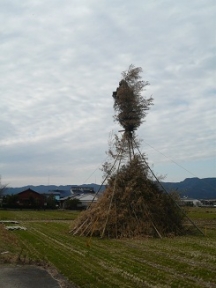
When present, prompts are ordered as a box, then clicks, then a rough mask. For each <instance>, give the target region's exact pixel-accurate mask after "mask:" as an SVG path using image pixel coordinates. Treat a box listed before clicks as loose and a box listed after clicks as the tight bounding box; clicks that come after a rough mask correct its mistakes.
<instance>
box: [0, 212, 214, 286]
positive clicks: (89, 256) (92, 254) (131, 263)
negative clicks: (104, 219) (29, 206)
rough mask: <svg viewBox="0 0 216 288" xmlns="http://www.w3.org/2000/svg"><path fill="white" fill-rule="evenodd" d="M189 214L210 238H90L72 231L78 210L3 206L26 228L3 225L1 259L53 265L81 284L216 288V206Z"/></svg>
mask: <svg viewBox="0 0 216 288" xmlns="http://www.w3.org/2000/svg"><path fill="white" fill-rule="evenodd" d="M188 215H189V217H191V219H193V220H194V221H195V223H196V224H198V226H199V228H201V229H202V231H203V232H204V233H205V234H206V236H205V237H204V236H201V235H199V236H182V237H175V238H163V239H150V238H146V239H132V240H127V239H124V240H109V239H95V238H91V239H87V238H84V237H73V236H72V235H71V234H69V230H70V226H71V223H72V221H73V219H74V218H75V217H76V216H77V212H72V211H3V210H0V220H17V221H19V224H20V225H22V226H25V227H26V228H27V230H26V231H7V230H5V229H4V225H2V224H0V262H6V261H11V262H16V261H19V262H22V263H44V264H45V263H50V264H51V265H53V266H55V267H56V268H57V269H58V271H59V272H60V273H61V274H63V275H65V276H66V277H67V278H68V279H69V280H70V281H71V282H73V283H75V284H76V285H78V286H80V287H94V288H96V287H101V288H106V287H107V288H108V287H109V288H111V287H112V288H113V287H216V284H215V283H216V245H215V243H216V209H205V208H190V209H189V210H188ZM7 251H8V253H5V252H7Z"/></svg>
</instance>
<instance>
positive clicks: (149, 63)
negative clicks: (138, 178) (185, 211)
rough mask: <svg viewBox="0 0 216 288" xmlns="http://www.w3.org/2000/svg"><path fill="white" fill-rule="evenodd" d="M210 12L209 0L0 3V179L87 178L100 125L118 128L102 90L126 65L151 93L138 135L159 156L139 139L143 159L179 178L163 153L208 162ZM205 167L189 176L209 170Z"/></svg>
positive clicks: (101, 153) (102, 146)
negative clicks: (140, 74)
mask: <svg viewBox="0 0 216 288" xmlns="http://www.w3.org/2000/svg"><path fill="white" fill-rule="evenodd" d="M215 11H216V5H215V1H213V0H207V1H204V0H202V1H199V2H197V1H195V0H194V1H189V2H188V1H181V2H178V3H177V2H175V3H173V2H172V1H153V2H152V1H147V2H146V1H145V2H143V1H138V2H135V3H134V2H131V1H129V0H128V1H120V0H119V1H109V3H108V2H106V1H100V2H99V3H98V1H94V0H91V1H90V0H88V1H87V0H86V1H85V0H81V1H73V3H72V2H71V1H69V0H63V1H61V3H60V2H59V1H52V3H51V2H48V1H47V2H46V1H45V2H44V1H30V2H29V1H22V2H20V1H2V5H1V12H0V14H1V17H0V27H1V28H0V29H1V39H0V67H1V68H0V89H1V106H0V113H1V118H0V129H1V135H0V149H1V155H3V156H1V164H0V174H2V178H3V181H4V179H5V181H7V180H8V182H10V183H11V185H13V186H14V185H23V184H30V182H28V181H31V183H32V184H34V182H35V183H36V182H37V183H38V182H40V181H41V182H43V181H46V179H47V177H49V179H52V181H53V182H55V183H58V184H67V183H71V184H79V183H82V182H83V181H84V180H83V179H84V178H85V179H87V178H88V175H87V174H89V175H91V173H92V172H93V171H94V167H95V168H97V167H98V166H99V165H101V163H102V162H103V160H104V158H105V157H106V155H105V151H106V150H107V148H108V147H107V146H108V144H107V143H108V134H109V132H110V131H111V130H114V131H116V132H117V131H118V130H119V127H118V125H117V123H113V118H112V115H113V113H114V112H113V108H112V106H113V100H112V97H111V95H112V91H114V90H115V89H116V87H117V86H118V82H119V80H120V77H121V72H122V71H123V70H125V69H127V67H128V66H129V65H130V64H131V63H133V64H135V65H136V66H141V67H142V68H143V71H144V72H143V78H144V80H148V81H149V82H150V84H151V86H149V87H148V88H147V91H145V95H146V96H147V97H148V96H150V95H151V94H153V97H154V99H155V100H154V103H155V105H154V106H153V108H152V109H151V111H150V112H149V114H148V116H147V118H146V122H145V123H144V124H143V125H142V127H141V128H140V129H139V130H138V134H139V137H140V138H143V139H144V141H146V142H147V143H149V144H150V145H151V146H153V147H154V148H155V149H157V150H158V151H160V152H161V153H163V154H165V155H166V156H168V158H166V157H164V156H163V155H161V154H160V153H157V154H156V153H155V150H153V149H152V148H151V147H149V148H147V147H146V146H145V145H144V147H143V150H144V151H146V153H147V154H148V158H149V162H150V163H155V169H157V167H159V166H160V169H161V170H164V173H162V174H167V175H168V176H167V177H168V180H172V179H175V180H176V179H178V180H182V179H183V177H185V175H183V174H182V173H181V172H179V174H178V176H176V175H173V173H172V169H170V166H169V165H168V162H169V157H170V158H171V159H174V160H176V161H180V163H182V162H183V163H184V165H185V166H187V164H188V165H189V161H196V165H195V166H193V165H192V167H193V169H195V170H196V167H198V166H199V163H200V165H202V164H201V163H202V162H199V161H205V159H212V161H215V158H214V157H215V155H216V151H215V140H216V139H215V138H216V137H215V132H214V131H215V124H216V119H215V104H216V103H215V101H216V100H215V94H216V93H215V92H216V90H215V78H216V72H215V59H216V57H215V51H216V49H215V48H216V40H215V37H214V26H215V24H216V23H215V22H216V21H215V16H214V15H215ZM147 146H148V145H147ZM187 161H188V162H187ZM190 163H191V162H190ZM212 163H213V162H212ZM157 165H158V166H157ZM206 167H207V166H205V172H204V171H203V176H202V173H200V169H199V175H200V176H199V177H201V178H202V177H206V175H209V176H215V175H216V171H215V170H216V169H215V170H214V169H213V171H212V166H211V167H209V169H208V168H206ZM206 169H207V170H208V171H209V172H208V173H209V174H207V173H206ZM197 171H198V170H197ZM169 174H170V175H171V176H170V178H169ZM194 174H196V171H194ZM96 175H97V181H98V182H100V172H96ZM83 176H86V177H83ZM94 177H95V176H93V178H92V179H90V181H92V182H93V181H94V179H95V178H94ZM25 179H26V182H25ZM50 181H51V180H50ZM21 183H22V184H21ZM44 184H45V183H44Z"/></svg>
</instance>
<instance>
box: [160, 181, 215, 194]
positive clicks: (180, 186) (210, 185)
mask: <svg viewBox="0 0 216 288" xmlns="http://www.w3.org/2000/svg"><path fill="white" fill-rule="evenodd" d="M161 184H162V185H163V186H164V188H165V189H166V190H167V191H168V192H170V191H173V190H175V191H177V192H178V193H179V194H180V196H181V197H183V196H186V197H189V198H196V199H216V178H204V179H199V178H186V179H185V180H184V181H181V182H175V183H172V182H161Z"/></svg>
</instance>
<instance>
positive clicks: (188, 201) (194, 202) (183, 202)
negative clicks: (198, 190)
mask: <svg viewBox="0 0 216 288" xmlns="http://www.w3.org/2000/svg"><path fill="white" fill-rule="evenodd" d="M179 205H180V206H193V207H200V206H202V205H203V204H202V202H201V201H200V200H198V199H192V198H188V197H184V198H181V199H180V201H179Z"/></svg>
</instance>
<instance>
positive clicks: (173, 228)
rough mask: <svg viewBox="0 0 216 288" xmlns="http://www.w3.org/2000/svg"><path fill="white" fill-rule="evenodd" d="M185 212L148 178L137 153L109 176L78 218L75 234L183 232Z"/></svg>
mask: <svg viewBox="0 0 216 288" xmlns="http://www.w3.org/2000/svg"><path fill="white" fill-rule="evenodd" d="M182 221H183V215H182V213H181V210H179V209H178V207H177V206H176V205H175V203H174V201H173V200H172V198H171V197H170V196H169V195H168V194H166V193H164V192H162V191H161V190H160V188H159V187H158V185H157V184H155V183H154V182H153V181H152V180H150V179H149V178H148V173H147V167H146V165H145V163H143V161H142V160H141V159H140V158H139V157H135V158H134V159H133V160H132V161H130V162H129V163H128V164H126V165H124V166H122V167H121V168H120V169H119V170H118V171H117V172H116V173H115V174H114V175H112V176H111V177H110V179H109V180H108V188H107V189H106V190H105V192H104V193H103V195H102V196H101V198H99V200H98V202H97V203H95V204H92V205H91V206H90V208H89V209H88V210H86V211H84V212H83V213H82V214H81V215H80V217H79V218H78V219H77V221H76V222H75V225H74V227H73V230H72V232H73V234H74V235H84V236H99V237H110V238H123V237H126V238H132V237H139V236H141V237H143V236H150V237H162V236H167V235H170V234H172V235H179V234H181V233H182V232H183V225H182Z"/></svg>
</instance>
